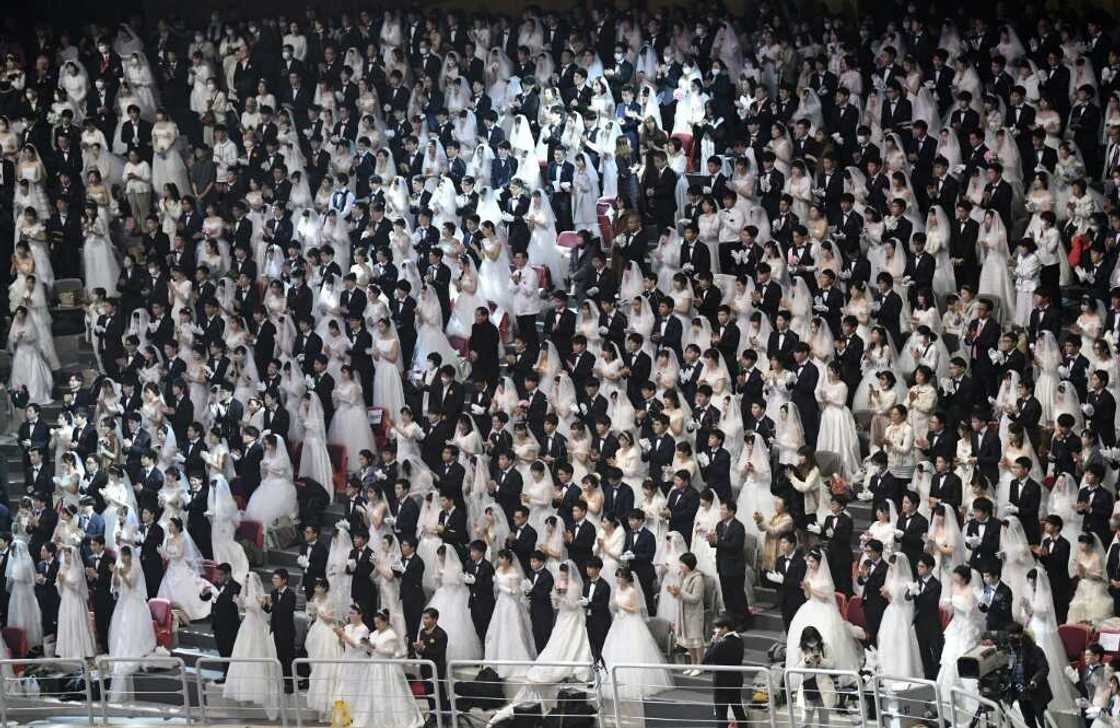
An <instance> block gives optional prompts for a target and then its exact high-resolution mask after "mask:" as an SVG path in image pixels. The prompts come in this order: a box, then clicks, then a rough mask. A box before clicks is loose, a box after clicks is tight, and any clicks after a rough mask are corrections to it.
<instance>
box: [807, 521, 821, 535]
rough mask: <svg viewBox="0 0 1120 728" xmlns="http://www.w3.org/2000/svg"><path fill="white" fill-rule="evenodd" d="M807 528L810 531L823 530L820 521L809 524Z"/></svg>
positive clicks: (817, 531) (818, 531)
mask: <svg viewBox="0 0 1120 728" xmlns="http://www.w3.org/2000/svg"><path fill="white" fill-rule="evenodd" d="M805 530H806V531H808V532H809V533H820V532H821V527H820V524H819V523H810V524H809V525H808V526H806V527H805Z"/></svg>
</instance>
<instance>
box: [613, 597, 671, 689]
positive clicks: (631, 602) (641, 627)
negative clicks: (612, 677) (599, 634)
mask: <svg viewBox="0 0 1120 728" xmlns="http://www.w3.org/2000/svg"><path fill="white" fill-rule="evenodd" d="M611 610H612V612H613V615H614V620H613V621H612V622H611V628H610V631H609V632H607V639H606V641H605V642H604V643H603V653H602V654H603V663H604V664H605V665H606V666H607V669H608V670H609V669H610V668H611V667H613V666H614V665H619V664H623V663H640V664H646V665H662V664H664V663H665V658H664V657H663V656H662V654H661V649H660V648H659V647H658V646H657V641H656V640H654V639H653V635H652V634H651V633H650V631H649V627H647V626H646V619H647V614H648V613H647V612H646V610H645V599H644V597H643V596H642V592H641V590H640V589H638V588H637V587H636V586H635V585H633V584H628V585H626V586H621V585H619V586H617V587H616V588H615V589H614V590H613V591H612V592H611ZM617 679H619V681H620V682H619V684H618V695H619V697H621V698H622V699H623V700H624V701H641V700H642V699H643V698H645V697H648V696H650V695H655V694H657V693H659V692H663V691H665V690H669V689H670V688H672V687H673V676H672V673H670V672H669V671H668V670H663V669H660V668H656V667H645V668H642V669H640V670H626V671H625V672H623V673H620V674H619V675H618V676H617Z"/></svg>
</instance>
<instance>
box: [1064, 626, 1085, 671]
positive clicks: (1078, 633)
mask: <svg viewBox="0 0 1120 728" xmlns="http://www.w3.org/2000/svg"><path fill="white" fill-rule="evenodd" d="M1058 636H1059V637H1061V638H1062V647H1064V648H1065V650H1066V657H1067V658H1069V661H1070V663H1071V664H1073V665H1077V664H1078V663H1079V662H1080V661H1081V655H1083V654H1084V653H1085V648H1086V647H1088V646H1089V644H1090V643H1091V642H1092V641H1093V629H1092V627H1089V626H1088V625H1085V624H1061V625H1058Z"/></svg>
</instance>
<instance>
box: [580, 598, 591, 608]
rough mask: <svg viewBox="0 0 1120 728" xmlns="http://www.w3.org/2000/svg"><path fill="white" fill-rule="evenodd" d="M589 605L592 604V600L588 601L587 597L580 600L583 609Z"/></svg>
mask: <svg viewBox="0 0 1120 728" xmlns="http://www.w3.org/2000/svg"><path fill="white" fill-rule="evenodd" d="M588 604H591V600H590V599H588V598H587V597H580V598H579V605H580V606H581V607H586V606H587V605H588Z"/></svg>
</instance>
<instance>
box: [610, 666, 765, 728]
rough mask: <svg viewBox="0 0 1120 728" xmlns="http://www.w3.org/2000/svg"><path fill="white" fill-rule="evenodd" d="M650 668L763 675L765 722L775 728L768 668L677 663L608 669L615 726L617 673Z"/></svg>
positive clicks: (617, 718) (618, 720)
mask: <svg viewBox="0 0 1120 728" xmlns="http://www.w3.org/2000/svg"><path fill="white" fill-rule="evenodd" d="M650 668H656V669H658V670H666V671H668V672H687V671H690V670H699V671H700V672H702V673H713V674H714V673H717V672H738V673H742V674H743V675H744V676H746V675H754V676H756V677H757V676H758V675H763V676H765V682H766V713H767V722H768V723H769V726H770V728H776V722H775V717H774V714H775V712H776V710H775V707H776V706H775V704H774V685H773V680H772V675H771V673H770V668H768V667H765V666H763V665H681V664H677V663H663V664H660V665H649V664H641V663H636V662H632V663H620V664H617V665H614V666H612V667H611V668H610V683H611V697H612V699H613V700H612V702H613V703H614V706H613V709H614V720H615V725H616V726H621V725H623V722H622V714H621V712H620V710H619V706H620V704H621V702H622V700H621V698H619V695H618V684H619V681H618V679H617V675H618V672H619V671H622V670H646V669H650ZM743 682H744V685H746V680H744V681H743ZM670 687H671V686H670ZM644 702H651V701H650V700H648V699H646V700H644ZM709 722H710V719H705V720H704V724H707V723H709Z"/></svg>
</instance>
